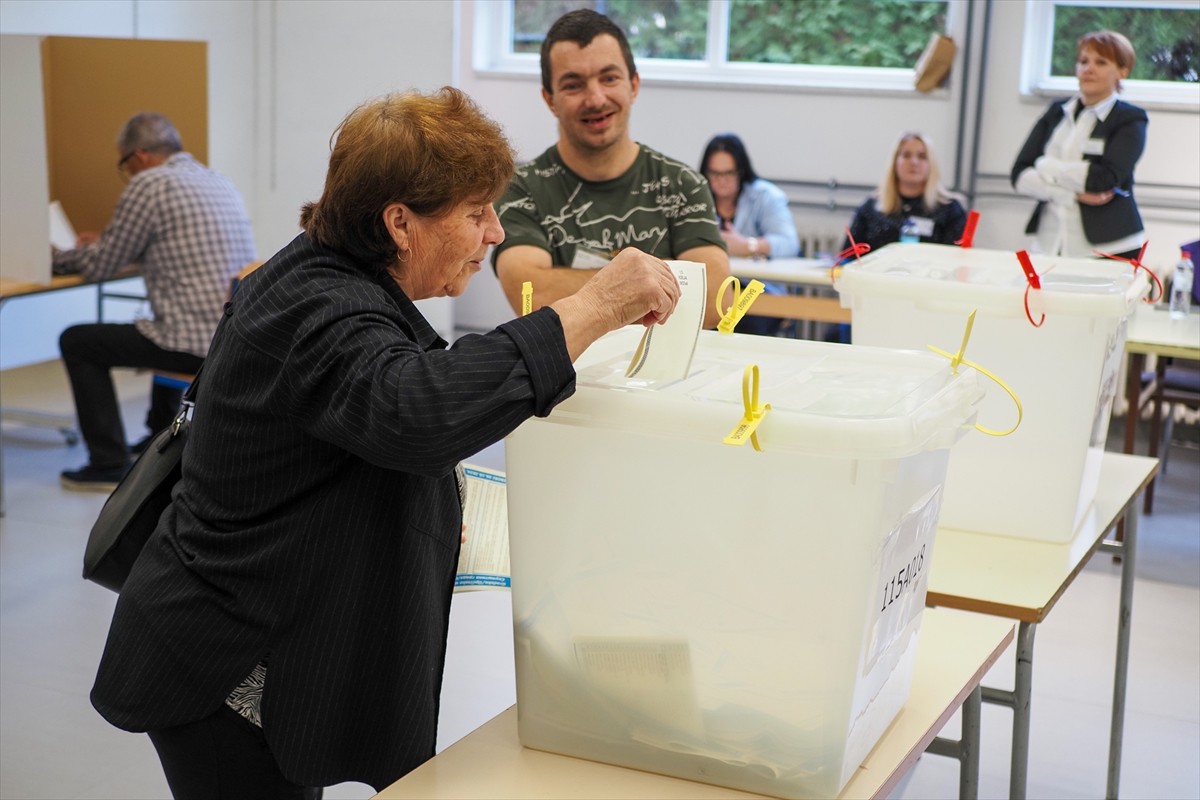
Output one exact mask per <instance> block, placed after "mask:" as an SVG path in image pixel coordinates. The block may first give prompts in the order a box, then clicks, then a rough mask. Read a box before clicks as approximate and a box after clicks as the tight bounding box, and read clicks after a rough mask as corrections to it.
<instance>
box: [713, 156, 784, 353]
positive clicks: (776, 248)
mask: <svg viewBox="0 0 1200 800" xmlns="http://www.w3.org/2000/svg"><path fill="white" fill-rule="evenodd" d="M700 171H701V172H702V173H703V174H704V177H705V178H707V179H708V185H709V188H711V189H712V194H713V200H714V202H715V205H716V211H717V222H718V223H719V225H720V227H721V238H723V239H724V240H725V246H726V247H727V248H728V249H729V255H730V257H732V258H771V257H776V258H787V257H790V256H795V255H797V254H798V253H799V251H800V241H799V237H798V236H797V235H796V223H795V220H793V219H792V212H791V210H790V209H788V201H787V195H785V194H784V193H783V191H782V190H781V189H780V188H779V187H778V186H776V185H775V184H773V183H771V182H770V181H766V180H763V179H762V178H760V177H758V173H756V172H755V171H754V167H753V166H751V165H750V156H749V155H748V154H747V153H746V146H745V145H744V144H742V140H741V139H740V138H739V137H738V136H736V135H734V134H732V133H723V134H720V135H719V136H714V137H713V138H712V139H710V140H709V142H708V145H707V146H706V147H705V148H704V156H703V157H702V158H701V159H700ZM766 291H767V292H768V293H769V294H782V293H783V291H784V290H783V289H782V288H781V287H779V286H776V285H773V284H768V285H767V287H766ZM781 324H782V320H778V319H772V318H769V317H756V316H753V315H751V316H747V317H744V318H743V319H742V321H741V322H740V323H739V324H738V326H737V330H738V333H758V334H764V335H768V336H773V335H774V334H776V333H777V332H778V331H779V329H780V327H781Z"/></svg>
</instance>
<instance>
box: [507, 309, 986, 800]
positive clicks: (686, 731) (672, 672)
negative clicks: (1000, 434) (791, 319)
mask: <svg viewBox="0 0 1200 800" xmlns="http://www.w3.org/2000/svg"><path fill="white" fill-rule="evenodd" d="M638 335H639V331H638V329H637V328H636V327H634V328H631V329H626V330H623V331H618V332H616V333H614V334H610V335H609V336H607V337H605V338H604V339H601V340H600V341H599V342H597V343H596V344H595V345H593V347H592V348H590V349H589V350H588V351H587V352H586V353H585V354H584V355H583V356H582V357H581V358H580V360H579V362H578V363H577V365H576V367H577V370H578V382H577V392H576V394H575V395H574V396H573V397H572V398H570V399H569V400H567V401H566V402H564V403H562V404H561V405H559V406H558V407H557V408H556V409H555V410H554V412H553V413H552V414H551V415H550V416H549V417H547V418H545V419H532V420H530V421H528V422H526V423H525V424H524V425H522V426H521V427H520V428H519V429H518V430H517V431H515V432H514V433H513V434H512V435H511V436H510V437H509V438H508V439H507V440H506V445H505V452H506V461H507V464H506V471H507V474H508V498H509V531H510V546H511V559H512V586H513V590H512V595H513V617H514V635H515V654H516V670H517V709H518V718H519V731H520V738H521V742H522V744H524V745H526V746H528V747H533V748H537V749H542V750H549V751H552V752H558V753H564V754H567V755H573V756H579V757H583V758H589V759H593V760H598V761H604V762H608V763H613V764H618V765H622V766H628V767H636V768H639V769H644V770H648V771H652V772H659V773H664V774H668V775H674V776H677V777H682V778H687V779H690V780H698V781H704V782H708V783H714V784H719V785H724V786H729V787H733V788H738V789H743V790H747V791H756V792H764V793H767V794H773V795H777V796H783V797H808V796H813V795H820V796H832V795H835V794H837V792H838V791H839V790H840V789H841V787H842V786H843V785H844V784H845V782H846V780H847V779H848V778H849V777H850V775H851V774H852V773H853V771H854V769H855V768H856V767H857V766H858V765H859V764H860V763H861V762H862V760H863V759H864V758H865V756H866V755H867V753H868V752H869V751H870V749H871V747H872V746H874V744H875V742H876V741H877V740H878V738H879V736H880V735H882V733H883V731H884V730H885V729H886V728H887V726H888V725H889V724H890V722H891V721H892V719H893V718H894V717H895V715H896V713H897V712H898V711H899V709H900V707H901V706H902V705H903V703H904V701H905V699H906V698H907V694H908V689H909V684H910V682H911V677H912V665H913V657H914V653H915V648H916V640H917V636H918V632H919V628H920V612H921V609H922V608H923V607H924V599H925V584H926V576H927V574H928V569H929V559H930V555H931V553H932V540H933V532H934V528H935V526H936V520H937V514H938V506H939V503H940V499H941V484H942V481H943V478H944V476H945V471H946V466H947V461H948V452H949V448H950V446H951V445H952V444H953V443H954V441H956V440H957V439H958V438H959V437H960V436H962V435H963V433H964V432H965V431H966V430H967V429H968V428H969V426H970V424H971V423H972V422H973V420H974V417H975V411H976V404H977V403H978V401H979V400H980V398H981V396H982V390H981V389H980V385H979V382H978V380H977V377H976V374H975V372H974V371H973V370H969V369H966V370H960V372H959V373H958V374H957V375H955V374H954V373H952V371H951V369H950V366H949V363H948V362H947V361H946V360H944V359H940V358H938V357H936V356H933V355H930V354H924V353H896V352H893V351H885V350H880V349H875V348H851V347H846V346H843V345H833V344H825V343H818V342H805V341H799V340H785V339H772V338H767V337H757V336H741V335H736V334H735V335H730V336H723V335H719V334H716V333H714V332H707V331H706V332H702V333H701V335H700V339H699V342H698V343H697V348H696V353H695V356H694V358H693V362H692V368H691V371H690V373H689V375H688V377H687V378H686V379H684V380H681V381H673V382H672V381H668V382H663V383H661V384H660V385H656V384H655V383H654V382H652V381H649V382H645V381H643V382H639V381H637V380H635V379H630V378H626V377H625V370H626V367H627V366H628V365H629V363H630V358H631V356H632V355H633V353H634V351H635V347H636V345H637V336H638ZM750 364H754V365H757V366H758V368H759V384H760V385H759V388H758V396H759V400H760V401H761V403H763V404H770V406H771V408H770V410H769V411H767V412H766V413H765V416H763V418H762V421H761V423H760V424H759V426H758V428H757V430H756V434H757V437H758V444H759V445H760V446H761V448H762V450H761V451H757V450H755V449H754V446H753V444H752V443H749V442H748V443H746V444H745V445H743V446H733V445H730V444H725V443H724V442H723V440H724V439H725V437H726V436H727V435H729V434H730V432H731V431H732V430H733V429H734V428H735V426H737V425H738V423H739V420H741V418H742V417H743V413H744V403H743V377H744V376H745V369H746V367H747V366H748V365H750ZM750 394H752V393H750ZM752 399H753V398H752V397H751V400H752Z"/></svg>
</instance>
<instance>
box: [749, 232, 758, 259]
mask: <svg viewBox="0 0 1200 800" xmlns="http://www.w3.org/2000/svg"><path fill="white" fill-rule="evenodd" d="M746 241H747V246H748V247H749V248H750V257H751V258H754V257H755V256H757V255H758V238H757V237H755V236H751V237H750V238H749V239H747V240H746Z"/></svg>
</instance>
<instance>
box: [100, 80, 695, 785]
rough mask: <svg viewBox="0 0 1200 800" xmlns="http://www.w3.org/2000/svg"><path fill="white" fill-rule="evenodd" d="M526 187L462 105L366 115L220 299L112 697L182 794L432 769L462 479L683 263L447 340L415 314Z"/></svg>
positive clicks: (657, 265)
mask: <svg viewBox="0 0 1200 800" xmlns="http://www.w3.org/2000/svg"><path fill="white" fill-rule="evenodd" d="M512 172H513V154H512V150H511V148H510V146H509V144H508V142H507V141H505V139H504V137H503V135H502V134H501V132H500V129H499V127H498V126H497V125H496V124H495V123H493V122H492V121H491V120H489V119H488V118H487V117H485V116H484V115H483V114H482V113H481V112H480V111H479V110H478V109H477V108H476V106H475V105H474V104H473V103H472V102H471V101H470V100H469V99H468V98H467V97H466V95H464V94H462V93H461V92H459V91H458V90H456V89H450V88H445V89H442V90H441V91H439V92H437V93H435V94H432V95H423V94H418V93H407V94H401V95H390V96H387V97H384V98H382V99H380V100H376V101H374V102H371V103H367V104H365V105H363V106H361V107H359V108H358V109H356V110H355V111H353V112H351V114H350V115H349V116H348V117H347V118H346V119H345V121H344V122H343V123H342V125H341V127H340V128H339V130H338V132H337V139H336V143H335V144H334V146H333V152H332V154H331V157H330V160H329V171H328V174H327V177H326V180H325V190H324V193H323V194H322V195H321V198H320V200H318V201H317V202H315V203H310V204H309V205H307V206H306V207H305V208H304V210H303V213H302V214H301V217H300V224H301V227H302V228H303V229H304V232H303V233H301V234H300V235H299V236H297V237H296V239H295V240H293V241H292V243H291V244H289V245H287V246H286V247H285V248H284V249H283V250H281V251H280V252H279V253H277V254H276V255H275V256H274V257H273V258H271V259H270V260H269V261H268V262H267V263H266V264H265V265H264V266H263V267H261V268H260V269H259V270H258V271H257V272H255V273H254V274H253V275H251V276H250V277H249V278H248V279H247V280H245V281H244V282H243V283H242V284H241V286H240V287H239V289H238V292H237V294H236V295H235V296H234V298H233V300H232V302H231V303H229V304H228V305H227V306H226V311H225V316H224V319H223V320H222V322H221V324H220V326H219V328H218V331H217V333H216V336H215V338H214V339H213V343H212V348H211V349H210V351H209V354H208V358H207V360H206V361H205V364H204V370H203V373H202V375H201V376H200V379H199V380H200V384H199V386H198V391H197V404H196V408H195V414H194V418H193V423H194V424H193V426H192V429H191V433H190V438H189V439H188V443H187V448H186V450H185V451H184V455H183V480H182V481H181V483H180V485H179V486H178V487H177V488H176V490H175V495H174V499H173V502H172V504H171V505H170V506H169V507H168V508H167V510H166V511H165V512H164V514H163V516H162V519H161V520H160V521H159V524H158V528H157V530H156V531H155V533H154V536H153V537H152V538H151V540H150V541H149V542H148V543H147V545H146V548H145V549H144V550H143V551H142V553H141V556H140V557H139V559H138V561H137V563H136V564H135V565H134V567H133V571H132V573H131V574H130V576H129V579H128V581H127V582H126V584H125V586H124V589H123V590H122V592H121V596H120V598H119V599H118V601H117V608H116V612H115V614H114V617H113V622H112V627H111V629H110V631H109V636H108V643H107V645H106V647H105V651H104V656H103V659H102V661H101V664H100V669H99V674H98V675H97V677H96V684H95V687H94V688H93V690H92V703H93V705H95V707H96V709H97V710H98V711H99V712H100V713H101V714H102V715H103V716H104V718H105V719H107V720H108V721H109V722H111V723H112V724H114V725H116V726H117V727H120V728H123V729H125V730H129V731H148V732H149V734H150V740H151V741H152V742H153V743H154V746H155V748H156V749H157V751H158V754H159V758H160V760H161V762H162V765H163V770H164V772H165V773H166V776H167V782H168V783H169V784H170V786H171V791H172V793H173V794H174V795H175V796H176V797H177V798H181V797H188V798H249V797H253V798H258V799H261V798H280V797H313V796H316V795H319V793H320V790H319V789H317V788H315V787H321V786H325V785H329V784H334V783H339V782H342V781H361V782H363V783H368V784H370V785H372V786H374V787H375V788H376V789H382V788H384V787H385V786H386V785H388V784H390V783H391V782H393V781H395V780H396V779H397V778H399V777H401V776H402V775H404V773H406V772H407V771H409V770H411V769H413V768H414V767H416V766H417V765H419V764H420V763H422V762H423V761H425V760H426V759H428V758H430V757H432V756H433V751H434V741H435V735H436V729H437V716H438V697H439V692H440V690H441V682H442V668H443V664H444V661H445V654H446V633H447V625H448V623H449V619H450V597H451V592H452V589H453V583H454V573H455V567H456V564H457V561H458V550H459V545H460V536H461V526H462V505H461V504H462V498H463V496H464V488H463V485H462V482H461V477H460V476H459V473H458V470H457V469H456V465H457V464H458V463H459V461H460V460H461V459H463V458H466V457H467V456H470V455H471V454H473V453H475V452H477V451H478V450H480V449H481V448H483V447H486V446H487V445H490V444H492V443H494V442H497V441H499V440H500V439H501V438H502V437H504V436H505V435H506V434H508V433H509V432H510V431H512V430H513V429H514V428H516V427H517V426H518V425H520V424H521V422H522V421H524V420H525V419H527V418H529V417H531V416H534V415H539V416H541V415H546V414H548V413H549V412H550V410H551V409H552V408H554V406H555V405H556V404H557V403H559V402H561V401H562V400H564V399H565V398H567V397H568V396H570V395H571V394H572V393H573V392H574V389H575V372H574V369H573V368H572V366H571V362H572V361H573V360H574V359H575V358H576V357H578V356H579V355H580V353H581V352H582V351H583V350H584V349H585V348H586V347H587V346H588V345H589V344H590V343H591V342H592V341H594V340H595V339H596V338H598V337H599V336H601V335H602V334H604V333H606V332H608V331H609V330H612V329H615V328H617V327H620V326H623V325H626V324H628V323H631V322H638V321H641V322H643V323H645V324H652V323H654V322H655V321H660V320H663V319H665V318H666V317H667V316H669V315H670V313H671V312H672V310H673V309H674V306H675V303H676V301H677V300H678V297H679V288H678V284H677V283H676V281H675V278H674V276H673V275H672V273H671V271H670V269H669V268H668V267H667V266H666V265H665V264H663V263H662V262H661V261H659V260H658V259H656V258H652V257H650V256H648V255H646V254H644V253H641V252H638V251H637V250H634V249H627V250H624V251H622V252H621V253H620V254H619V255H618V256H617V257H616V258H614V259H613V260H612V261H611V262H610V263H609V264H608V265H607V266H605V267H604V268H602V269H601V270H599V272H598V273H597V275H596V277H595V278H593V279H592V280H591V281H589V282H588V283H587V285H586V286H585V287H583V288H582V289H580V290H579V291H578V292H577V293H576V294H574V295H570V296H568V297H565V298H563V299H561V300H558V301H556V302H554V303H551V304H550V305H548V306H546V307H545V308H541V309H539V310H538V311H535V312H533V313H531V314H529V315H527V316H525V317H522V318H520V319H515V320H512V321H510V322H506V323H504V324H503V325H501V326H500V327H499V328H498V329H496V330H494V331H492V332H490V333H486V334H482V335H471V336H464V337H462V338H460V339H459V340H458V341H456V342H455V343H454V345H453V346H450V347H447V344H446V342H444V341H443V340H442V339H441V338H439V337H438V335H437V333H436V332H435V331H434V329H433V328H432V327H431V326H430V325H429V323H428V322H427V321H426V320H425V318H424V317H423V316H422V315H421V312H420V311H419V310H418V308H417V307H416V306H415V305H414V301H416V300H421V299H424V298H428V297H437V296H446V295H449V296H457V295H459V294H461V293H462V291H463V290H464V289H465V288H466V285H467V282H468V281H469V280H470V279H471V277H472V276H473V275H474V274H475V273H476V272H478V271H479V268H480V264H481V263H482V262H483V259H484V258H485V257H486V255H487V251H488V248H489V246H491V245H493V244H496V243H498V242H500V241H501V240H502V239H503V238H504V232H503V230H502V229H501V227H500V222H499V220H498V219H497V217H496V212H495V211H494V210H493V207H492V203H493V201H495V200H496V198H497V197H499V195H500V192H501V191H502V190H503V189H504V187H505V186H507V185H508V182H509V179H510V178H511V177H512ZM467 535H468V536H469V535H470V532H469V531H468V533H467Z"/></svg>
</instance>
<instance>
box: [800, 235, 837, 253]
mask: <svg viewBox="0 0 1200 800" xmlns="http://www.w3.org/2000/svg"><path fill="white" fill-rule="evenodd" d="M845 238H846V232H845V231H844V230H838V231H832V230H811V231H800V255H801V256H803V257H804V258H820V257H829V256H834V255H837V253H838V252H839V251H840V250H841V249H842V240H843V239H845Z"/></svg>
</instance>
